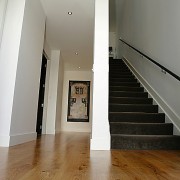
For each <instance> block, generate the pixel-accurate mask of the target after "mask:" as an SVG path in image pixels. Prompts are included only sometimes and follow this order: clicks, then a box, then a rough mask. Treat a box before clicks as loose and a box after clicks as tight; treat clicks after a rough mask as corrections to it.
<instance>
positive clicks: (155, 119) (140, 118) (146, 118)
mask: <svg viewBox="0 0 180 180" xmlns="http://www.w3.org/2000/svg"><path fill="white" fill-rule="evenodd" d="M109 121H110V122H134V123H164V122H165V115H164V114H160V113H159V114H148V113H146V114H133V113H109Z"/></svg>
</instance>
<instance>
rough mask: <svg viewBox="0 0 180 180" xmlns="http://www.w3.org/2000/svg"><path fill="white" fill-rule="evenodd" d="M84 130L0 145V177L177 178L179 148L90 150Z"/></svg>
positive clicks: (57, 179)
mask: <svg viewBox="0 0 180 180" xmlns="http://www.w3.org/2000/svg"><path fill="white" fill-rule="evenodd" d="M89 139H90V135H89V134H87V133H61V134H57V135H56V136H53V135H45V136H42V137H41V138H39V139H38V140H37V141H32V142H29V143H25V144H21V145H17V146H14V147H10V148H0V180H48V179H53V180H141V179H142V180H155V179H166V180H167V179H168V180H180V151H117V150H113V151H90V150H89V143H90V140H89Z"/></svg>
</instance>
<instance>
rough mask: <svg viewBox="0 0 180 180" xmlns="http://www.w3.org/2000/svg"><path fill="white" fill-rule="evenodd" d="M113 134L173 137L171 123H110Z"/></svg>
mask: <svg viewBox="0 0 180 180" xmlns="http://www.w3.org/2000/svg"><path fill="white" fill-rule="evenodd" d="M110 132H111V134H131V135H132V134H134V135H172V134H173V124H171V123H117V122H112V123H110Z"/></svg>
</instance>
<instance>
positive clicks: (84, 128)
mask: <svg viewBox="0 0 180 180" xmlns="http://www.w3.org/2000/svg"><path fill="white" fill-rule="evenodd" d="M92 76H93V73H92V71H65V72H64V84H63V99H62V115H61V131H72V132H91V125H92ZM70 80H74V81H91V84H90V111H89V115H90V118H89V122H84V123H80V122H78V123H77V122H67V110H68V92H69V81H70Z"/></svg>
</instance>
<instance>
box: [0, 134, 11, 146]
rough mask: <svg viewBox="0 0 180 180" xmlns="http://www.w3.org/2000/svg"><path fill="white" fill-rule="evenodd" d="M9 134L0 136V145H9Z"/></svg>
mask: <svg viewBox="0 0 180 180" xmlns="http://www.w3.org/2000/svg"><path fill="white" fill-rule="evenodd" d="M9 140H10V136H0V147H9Z"/></svg>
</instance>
